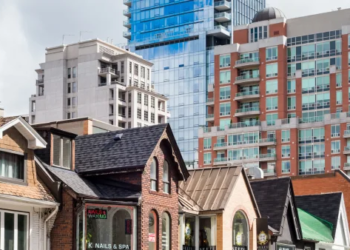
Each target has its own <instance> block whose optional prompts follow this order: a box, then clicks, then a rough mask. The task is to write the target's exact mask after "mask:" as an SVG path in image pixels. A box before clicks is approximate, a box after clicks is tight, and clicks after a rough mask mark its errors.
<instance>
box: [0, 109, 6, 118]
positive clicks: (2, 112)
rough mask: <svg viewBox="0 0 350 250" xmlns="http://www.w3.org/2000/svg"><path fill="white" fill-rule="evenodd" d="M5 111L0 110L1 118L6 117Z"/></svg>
mask: <svg viewBox="0 0 350 250" xmlns="http://www.w3.org/2000/svg"><path fill="white" fill-rule="evenodd" d="M4 115H5V110H4V109H3V108H0V117H4Z"/></svg>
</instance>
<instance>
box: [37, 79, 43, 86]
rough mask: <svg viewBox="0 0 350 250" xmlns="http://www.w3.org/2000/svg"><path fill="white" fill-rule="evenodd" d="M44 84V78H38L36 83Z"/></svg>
mask: <svg viewBox="0 0 350 250" xmlns="http://www.w3.org/2000/svg"><path fill="white" fill-rule="evenodd" d="M41 84H44V79H39V80H36V85H41Z"/></svg>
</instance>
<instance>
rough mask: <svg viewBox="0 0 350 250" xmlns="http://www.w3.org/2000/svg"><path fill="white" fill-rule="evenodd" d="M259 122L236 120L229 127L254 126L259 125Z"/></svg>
mask: <svg viewBox="0 0 350 250" xmlns="http://www.w3.org/2000/svg"><path fill="white" fill-rule="evenodd" d="M260 125H261V122H260V121H255V120H253V121H249V122H237V123H232V124H230V126H229V128H233V129H235V128H246V127H254V126H260Z"/></svg>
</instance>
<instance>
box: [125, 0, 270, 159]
mask: <svg viewBox="0 0 350 250" xmlns="http://www.w3.org/2000/svg"><path fill="white" fill-rule="evenodd" d="M124 3H125V4H126V5H128V9H125V10H124V15H126V16H128V17H129V20H128V21H126V22H125V23H124V25H125V26H126V27H128V28H129V30H128V32H125V33H124V36H125V37H126V38H128V39H129V48H130V50H131V51H133V52H136V53H137V54H139V55H141V56H143V58H144V59H146V60H150V61H151V62H153V63H154V66H153V72H152V82H153V84H154V85H155V89H156V91H157V92H159V93H161V94H164V95H165V96H167V97H168V98H169V101H168V111H169V112H170V115H171V117H170V118H169V122H170V124H171V127H172V129H173V132H174V134H175V137H176V140H177V142H178V145H179V147H180V150H181V152H182V155H183V157H184V160H185V161H186V164H187V165H192V166H196V162H197V160H198V152H197V150H198V127H199V126H204V125H206V92H207V86H208V85H209V84H214V55H213V47H214V46H216V45H224V44H228V43H230V41H231V36H230V30H231V27H232V26H233V25H240V24H245V23H249V22H250V20H251V19H252V18H253V17H254V15H255V13H256V12H257V11H258V10H260V9H262V8H264V7H265V0H251V1H245V0H235V1H233V2H231V1H214V0H141V1H137V0H124Z"/></svg>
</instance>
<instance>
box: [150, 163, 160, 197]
mask: <svg viewBox="0 0 350 250" xmlns="http://www.w3.org/2000/svg"><path fill="white" fill-rule="evenodd" d="M157 174H158V163H157V161H156V159H155V158H153V160H152V163H151V175H150V177H151V190H153V191H157V186H158V185H157Z"/></svg>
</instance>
